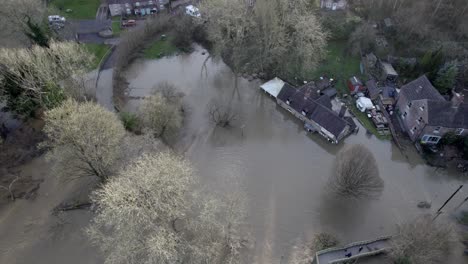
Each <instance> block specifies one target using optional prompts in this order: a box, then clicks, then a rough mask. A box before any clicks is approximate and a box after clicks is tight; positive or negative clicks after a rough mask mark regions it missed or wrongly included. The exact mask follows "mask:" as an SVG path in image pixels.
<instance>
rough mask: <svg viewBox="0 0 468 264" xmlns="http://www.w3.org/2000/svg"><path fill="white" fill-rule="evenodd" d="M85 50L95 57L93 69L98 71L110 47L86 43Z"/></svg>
mask: <svg viewBox="0 0 468 264" xmlns="http://www.w3.org/2000/svg"><path fill="white" fill-rule="evenodd" d="M83 45H85V48H86V49H87V50H88V52H89V53H91V54H93V55H94V60H93V65H92V69H96V68H97V67H98V66H99V63H100V62H101V60H102V58H103V57H104V55H105V54H106V53H107V51H108V50H109V47H108V46H107V45H105V44H94V43H86V44H83Z"/></svg>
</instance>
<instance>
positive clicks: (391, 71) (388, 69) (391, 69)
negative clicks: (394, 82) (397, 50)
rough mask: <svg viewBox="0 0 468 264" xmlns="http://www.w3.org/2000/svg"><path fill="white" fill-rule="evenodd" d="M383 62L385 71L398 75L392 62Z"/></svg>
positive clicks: (388, 73)
mask: <svg viewBox="0 0 468 264" xmlns="http://www.w3.org/2000/svg"><path fill="white" fill-rule="evenodd" d="M381 64H382V68H383V70H384V71H385V73H386V74H387V75H394V76H398V73H397V72H396V70H395V68H393V66H392V65H391V64H390V63H388V62H383V61H382V62H381Z"/></svg>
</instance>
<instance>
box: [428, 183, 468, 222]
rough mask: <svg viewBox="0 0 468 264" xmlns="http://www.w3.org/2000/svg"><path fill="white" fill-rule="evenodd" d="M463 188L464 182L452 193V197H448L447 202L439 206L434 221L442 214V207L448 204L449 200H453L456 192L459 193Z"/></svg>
mask: <svg viewBox="0 0 468 264" xmlns="http://www.w3.org/2000/svg"><path fill="white" fill-rule="evenodd" d="M461 188H463V184H462V185H460V187H458V189H456V190H455V191H454V192H453V193H452V195H450V197H449V198H448V199H447V201H445V203H444V204H443V205H442V206H441V207H440V208H439V210H437V212H436V216H435V217H434V218H433V219H432V221H434V220H436V218H437V217H438V216H439V215H441V214H442V211H441V210H442V208H444V207H445V206H446V205H447V204H448V202H450V200H452V198H453V197H454V196H455V194H457V193H458V192H459V191H460V190H461Z"/></svg>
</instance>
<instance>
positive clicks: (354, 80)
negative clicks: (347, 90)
mask: <svg viewBox="0 0 468 264" xmlns="http://www.w3.org/2000/svg"><path fill="white" fill-rule="evenodd" d="M349 81H350V82H351V84H352V85H362V82H361V80H359V79H358V78H357V77H356V76H353V77H351V78H349Z"/></svg>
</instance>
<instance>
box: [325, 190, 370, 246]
mask: <svg viewBox="0 0 468 264" xmlns="http://www.w3.org/2000/svg"><path fill="white" fill-rule="evenodd" d="M369 204H370V201H369V200H365V199H363V200H353V199H346V198H342V197H336V196H333V195H323V196H322V199H321V203H320V205H319V208H318V217H319V222H320V224H321V226H322V227H323V228H324V229H327V230H333V232H334V233H335V234H338V235H339V236H340V237H346V238H347V237H353V236H355V234H356V232H357V231H358V230H362V228H363V225H364V224H365V220H366V210H367V208H368V206H369Z"/></svg>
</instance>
